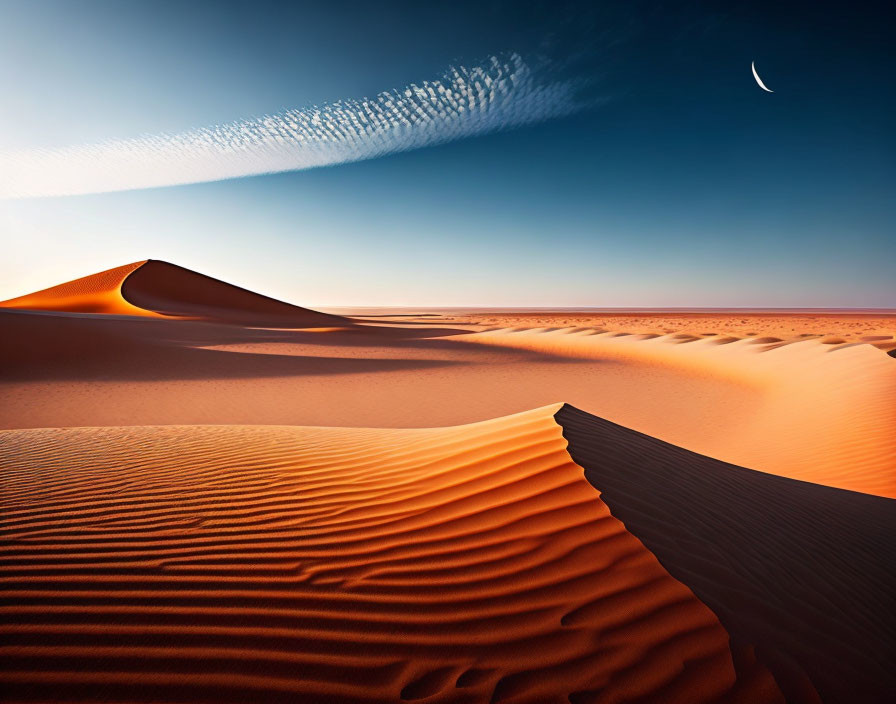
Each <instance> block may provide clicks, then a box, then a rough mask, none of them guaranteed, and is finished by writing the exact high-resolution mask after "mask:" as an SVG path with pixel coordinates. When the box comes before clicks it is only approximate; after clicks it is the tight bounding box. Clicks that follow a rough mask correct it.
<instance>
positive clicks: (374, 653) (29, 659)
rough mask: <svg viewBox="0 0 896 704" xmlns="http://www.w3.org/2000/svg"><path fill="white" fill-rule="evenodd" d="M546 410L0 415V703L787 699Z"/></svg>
mask: <svg viewBox="0 0 896 704" xmlns="http://www.w3.org/2000/svg"><path fill="white" fill-rule="evenodd" d="M558 410H559V406H552V407H548V408H542V409H538V410H536V411H531V412H527V413H523V414H519V415H516V416H511V417H506V418H500V419H496V420H493V421H486V422H482V423H476V424H473V425H467V426H460V427H452V428H437V429H423V430H375V429H348V428H302V427H283V426H281V427H263V426H228V427H224V426H217V427H215V426H165V427H133V428H116V427H111V428H76V429H44V430H17V431H4V432H2V433H0V467H2V469H3V480H2V481H3V488H4V491H3V493H2V496H3V502H4V506H3V511H2V527H3V535H4V545H5V547H4V553H5V561H4V564H5V566H4V569H3V573H2V577H3V585H2V589H3V592H4V598H5V599H6V600H7V603H11V604H14V605H13V606H11V607H9V608H8V609H7V612H6V625H4V626H3V627H2V632H3V639H4V660H5V667H4V669H3V672H2V673H0V681H2V683H3V686H4V688H5V692H6V696H7V697H8V700H9V701H18V702H24V701H46V700H53V701H71V700H83V699H85V698H88V697H89V696H90V693H95V692H97V691H102V692H103V695H104V696H105V697H108V698H111V699H114V700H115V701H119V702H128V701H136V700H141V699H143V700H145V699H146V697H147V696H149V697H150V698H151V699H152V700H153V701H155V702H166V701H178V702H185V701H218V702H223V701H233V702H236V701H240V702H242V701H252V700H255V701H265V702H280V701H282V702H295V701H303V702H324V701H325V702H328V703H329V704H332V703H334V702H359V701H370V702H374V701H380V702H381V701H395V702H397V701H413V700H418V699H426V700H427V701H433V702H473V701H476V702H479V701H493V702H532V703H533V704H534V703H536V702H537V703H551V702H557V703H563V704H568V702H577V703H586V702H610V701H650V702H672V701H675V702H695V703H696V702H711V701H719V700H720V699H722V700H725V701H733V702H744V704H746V703H748V702H749V703H754V704H755V703H760V702H780V701H782V697H781V694H780V692H779V690H778V689H777V685H776V683H775V681H774V679H773V677H772V676H771V674H770V673H769V672H768V671H767V670H766V668H765V667H764V666H763V665H762V664H761V663H760V662H758V661H757V659H756V657H755V655H754V654H753V652H752V649H751V648H750V647H748V646H747V645H738V646H737V647H736V648H735V649H734V650H733V651H732V647H731V644H730V643H729V635H728V632H727V631H726V630H725V629H724V628H723V627H722V626H721V624H720V623H719V621H718V619H717V618H716V617H715V616H714V615H713V613H712V612H711V611H710V610H709V609H708V608H707V607H706V606H705V605H704V604H703V603H701V602H700V601H699V600H698V599H697V598H695V596H694V594H693V593H692V592H691V591H690V590H689V589H688V588H687V587H685V586H684V585H683V584H681V583H680V582H679V581H677V580H675V579H673V578H672V577H670V575H669V574H668V573H667V572H666V571H665V569H664V568H663V567H662V566H661V565H660V564H659V563H658V562H657V560H656V558H655V557H654V556H653V555H652V554H651V553H650V552H649V551H648V550H646V549H645V548H644V546H643V545H642V544H641V543H640V542H639V541H638V540H637V539H636V538H634V537H633V536H632V535H631V534H630V533H628V532H627V531H626V530H625V528H624V527H623V525H622V523H620V522H619V521H618V520H617V519H615V518H613V517H612V516H611V515H610V512H609V510H608V508H607V506H606V505H605V504H604V503H603V501H602V500H601V499H600V497H599V494H598V492H597V491H595V490H594V488H593V487H592V486H590V485H589V484H588V482H587V481H586V480H585V477H584V476H583V472H582V468H581V467H579V466H578V465H576V464H575V463H574V462H573V461H572V460H571V459H570V456H569V454H568V453H567V451H566V441H565V440H564V438H563V435H562V432H561V428H560V426H559V425H558V424H557V423H556V422H555V421H554V418H553V416H554V414H555V413H556V412H557V411H558Z"/></svg>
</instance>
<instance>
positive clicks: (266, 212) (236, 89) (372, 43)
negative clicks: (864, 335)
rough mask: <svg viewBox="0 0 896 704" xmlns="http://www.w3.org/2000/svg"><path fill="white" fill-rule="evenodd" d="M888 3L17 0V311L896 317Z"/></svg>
mask: <svg viewBox="0 0 896 704" xmlns="http://www.w3.org/2000/svg"><path fill="white" fill-rule="evenodd" d="M887 9H888V8H887V5H886V4H885V3H877V2H868V3H862V4H860V5H858V6H853V7H850V6H847V5H846V4H844V3H836V4H835V3H827V2H813V3H787V2H778V3H762V2H743V3H741V2H730V3H711V2H706V3H697V2H678V3H675V2H672V3H662V4H661V6H660V4H658V3H647V2H638V1H635V2H626V3H622V2H618V3H603V4H601V3H599V2H588V3H573V2H569V3H564V2H557V1H554V2H531V3H530V2H527V3H519V2H487V1H486V2H475V3H464V2H452V3H435V2H433V3H419V2H382V3H361V2H355V3H349V2H340V1H338V0H335V1H331V2H327V3H310V2H308V3H302V2H293V3H274V2H264V1H254V2H213V3H211V2H210V3H203V2H189V3H185V2H168V1H166V0H161V1H154V2H136V1H134V2H124V1H123V2H118V1H116V2H100V1H98V0H90V1H87V0H65V1H59V2H50V1H43V0H29V1H27V2H25V1H21V2H20V1H18V0H0V96H2V97H0V243H2V247H3V257H0V299H5V298H9V297H13V296H17V295H21V294H24V293H28V292H30V291H34V290H37V289H40V288H44V287H47V286H51V285H54V284H56V283H60V282H62V281H66V280H70V279H72V278H76V277H78V276H82V275H87V274H90V273H93V272H96V271H100V270H103V269H107V268H110V267H114V266H119V265H121V264H125V263H128V262H132V261H138V260H142V259H147V258H151V259H162V260H166V261H170V262H173V263H176V264H180V265H181V266H185V267H188V268H191V269H194V270H197V271H200V272H202V273H205V274H208V275H211V276H214V277H216V278H220V279H223V280H225V281H229V282H231V283H235V284H238V285H240V286H243V287H246V288H250V289H252V290H255V291H258V292H260V293H264V294H267V295H271V296H274V297H277V298H281V299H284V300H288V301H290V302H293V303H296V304H299V305H306V306H312V307H314V306H390V305H394V306H411V307H415V306H420V307H423V306H491V307H501V306H508V307H510V306H523V307H525V306H539V307H542V306H543V307H550V306H563V307H590V306H594V307H616V306H621V307H640V306H644V307H863V308H896V281H894V277H893V274H892V272H893V264H894V262H896V199H894V198H893V193H894V191H896V130H894V128H893V125H894V124H896V90H894V88H896V85H894V84H896V70H894V69H896V59H894V55H893V52H892V50H891V48H890V45H889V39H890V37H889V34H888V31H887V30H888V27H889V22H888V20H887V17H888V14H887ZM751 62H755V65H756V69H757V71H758V73H759V75H760V76H761V78H762V80H763V82H764V83H765V85H766V86H767V87H768V88H769V89H771V90H772V91H774V92H772V93H769V92H766V91H763V90H762V89H761V88H760V87H759V86H758V85H757V82H756V81H755V80H754V78H753V75H752V72H751V68H750V67H751ZM269 172H277V173H269Z"/></svg>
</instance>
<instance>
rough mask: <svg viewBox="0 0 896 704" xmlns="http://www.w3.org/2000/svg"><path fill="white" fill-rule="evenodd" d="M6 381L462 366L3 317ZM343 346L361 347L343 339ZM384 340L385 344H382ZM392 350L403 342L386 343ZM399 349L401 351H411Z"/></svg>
mask: <svg viewBox="0 0 896 704" xmlns="http://www.w3.org/2000/svg"><path fill="white" fill-rule="evenodd" d="M0 329H2V330H3V336H2V342H0V364H2V366H3V372H2V379H3V380H4V381H49V380H56V381H62V380H68V381H75V380H97V381H99V380H105V379H110V380H111V379H114V380H118V381H154V380H158V381H166V380H178V379H182V380H186V379H239V378H265V377H285V376H312V375H328V374H359V373H365V372H390V371H400V370H409V369H429V368H435V367H446V366H456V365H460V364H463V363H464V362H463V361H460V360H445V359H414V358H413V357H409V356H408V355H407V353H405V354H404V355H398V354H396V356H395V358H373V357H369V358H364V357H353V356H335V355H327V354H322V355H309V354H301V353H297V354H278V353H276V352H273V353H271V352H264V353H261V352H254V351H251V350H249V351H238V350H221V349H204V347H205V346H213V345H215V346H225V345H239V344H258V343H265V344H267V343H291V344H295V345H304V346H307V345H310V344H320V345H323V344H329V345H332V344H334V341H333V338H328V337H327V335H328V333H313V332H307V331H301V330H299V331H289V332H286V331H283V330H269V329H260V328H240V327H237V326H233V325H217V324H213V323H200V322H197V323H194V322H190V321H181V320H154V319H126V318H116V319H109V318H106V317H104V316H84V315H78V316H66V315H30V314H27V313H20V312H4V313H0ZM338 339H339V345H340V346H344V345H346V344H348V345H351V344H352V342H354V344H357V345H361V344H370V341H369V340H368V342H367V343H362V342H361V340H360V339H359V338H358V337H355V336H348V337H346V336H345V335H339V338H338ZM377 339H382V338H377ZM385 339H387V340H391V341H392V342H393V343H394V342H396V341H397V340H398V339H401V338H398V339H396V338H385ZM409 342H410V343H411V344H410V345H407V344H402V345H401V346H402V347H409V346H410V347H412V348H413V347H414V342H413V340H411V341H409ZM299 351H300V350H299Z"/></svg>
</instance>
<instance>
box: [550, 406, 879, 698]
mask: <svg viewBox="0 0 896 704" xmlns="http://www.w3.org/2000/svg"><path fill="white" fill-rule="evenodd" d="M556 419H557V422H558V423H560V425H561V426H562V427H563V434H564V436H565V437H566V439H567V440H568V441H569V453H570V455H571V456H572V458H573V459H574V460H575V461H576V462H577V463H578V464H579V465H581V466H582V467H584V469H585V476H586V477H587V479H588V480H589V481H590V482H591V483H592V484H593V485H594V486H595V488H597V489H598V490H600V492H601V498H602V499H603V500H604V501H605V502H606V503H607V505H608V506H609V508H610V511H611V512H612V514H613V516H615V517H616V518H618V519H619V520H621V521H623V522H624V524H625V526H626V528H627V529H628V530H629V531H630V532H631V533H632V534H634V535H635V536H636V537H637V538H639V539H640V540H642V541H643V543H644V545H645V546H646V547H647V548H648V549H650V550H651V551H652V552H653V553H654V554H655V555H656V557H657V558H658V559H659V561H660V562H661V563H662V564H663V565H664V566H665V567H666V568H667V569H668V570H669V572H670V573H671V574H672V575H673V576H675V577H676V578H678V579H680V580H681V581H682V582H684V583H685V584H686V585H688V586H689V587H690V588H691V589H693V591H694V593H695V594H696V595H697V596H698V597H699V598H700V599H701V600H702V601H703V602H704V603H706V604H707V605H709V606H710V607H711V608H712V609H713V611H714V612H715V613H716V614H717V615H718V616H719V618H720V619H721V621H722V623H723V624H724V625H725V626H726V627H727V628H728V630H729V632H730V633H731V634H732V636H733V637H734V638H735V639H737V640H740V641H743V642H748V643H753V644H754V645H755V646H756V648H757V653H758V654H759V657H760V660H761V661H762V662H763V663H765V664H766V665H768V666H769V667H771V668H772V671H773V672H774V673H775V676H776V679H777V681H778V683H779V685H780V686H781V687H782V690H783V691H784V693H785V694H786V695H787V697H788V700H789V701H814V696H815V692H816V691H817V693H818V694H819V695H821V701H823V702H826V703H828V704H831V703H836V702H842V703H843V704H852V703H853V702H880V703H881V704H883V703H884V702H891V701H893V700H892V696H893V693H894V692H896V670H894V668H893V655H894V653H896V591H894V587H896V546H894V543H893V534H894V530H896V500H893V499H886V498H881V497H877V496H869V495H867V494H862V493H858V492H852V491H844V490H841V489H834V488H831V487H826V486H819V485H817V484H811V483H808V482H801V481H795V480H792V479H787V478H784V477H778V476H774V475H770V474H765V473H763V472H756V471H752V470H749V469H744V468H741V467H735V466H732V465H727V464H725V463H722V462H719V461H717V460H713V459H710V458H708V457H704V456H701V455H698V454H695V453H693V452H689V451H687V450H685V449H682V448H679V447H675V446H673V445H669V444H668V443H664V442H662V441H660V440H657V439H656V438H652V437H649V436H647V435H643V434H641V433H637V432H635V431H633V430H629V429H627V428H622V427H619V426H618V425H615V424H613V423H610V422H609V421H606V420H603V419H601V418H597V417H595V416H592V415H589V414H587V413H584V412H582V411H580V410H578V409H575V408H572V407H570V406H564V407H563V408H562V409H561V410H560V411H559V412H558V413H557V415H556Z"/></svg>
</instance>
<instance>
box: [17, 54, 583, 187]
mask: <svg viewBox="0 0 896 704" xmlns="http://www.w3.org/2000/svg"><path fill="white" fill-rule="evenodd" d="M550 76H551V73H550V71H548V70H547V69H546V68H543V67H542V68H533V67H531V66H530V65H529V64H527V63H526V62H525V61H524V60H523V59H522V58H521V57H520V56H518V55H516V54H511V55H509V56H507V57H504V58H498V57H492V58H491V59H490V60H488V61H486V62H484V63H483V64H481V65H479V66H475V67H472V68H463V67H461V68H452V69H451V70H449V71H448V72H447V73H446V74H445V75H444V76H443V77H442V78H440V79H439V80H435V81H426V82H423V83H422V84H420V85H416V84H412V85H409V86H407V87H406V88H403V89H400V90H392V91H388V92H384V93H380V94H379V95H377V96H376V97H374V98H371V99H362V100H346V101H340V102H336V103H332V104H329V105H325V106H323V107H312V108H304V109H297V110H287V111H285V112H282V113H278V114H276V115H267V116H264V117H259V118H253V119H247V120H241V121H238V122H232V123H227V124H221V125H216V126H213V127H205V128H201V129H194V130H190V131H186V132H182V133H179V134H160V135H151V136H142V137H137V138H133V139H116V140H109V141H105V142H99V143H96V144H86V145H77V146H69V147H62V148H55V149H27V150H20V151H13V152H6V153H0V198H33V197H47V196H66V195H78V194H86V193H103V192H108V191H123V190H131V189H138V188H152V187H158V186H173V185H178V184H187V183H200V182H204V181H218V180H222V179H230V178H238V177H242V176H252V175H257V174H268V173H277V172H282V171H298V170H303V169H311V168H314V167H320V166H332V165H335V164H343V163H347V162H353V161H360V160H363V159H374V158H376V157H380V156H384V155H387V154H393V153H396V152H402V151H408V150H411V149H419V148H422V147H428V146H433V145H436V144H442V143H445V142H451V141H454V140H458V139H463V138H466V137H473V136H476V135H481V134H486V133H489V132H496V131H499V130H506V129H511V128H514V127H518V126H521V125H525V124H530V123H535V122H541V121H544V120H548V119H551V118H556V117H562V116H565V115H569V114H571V113H573V112H575V111H577V110H579V109H581V108H582V107H584V104H583V102H582V101H581V100H579V99H577V97H576V86H575V84H574V82H572V81H569V80H551V78H550Z"/></svg>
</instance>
